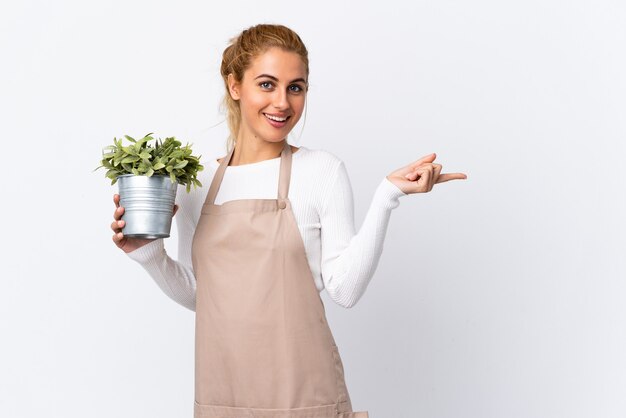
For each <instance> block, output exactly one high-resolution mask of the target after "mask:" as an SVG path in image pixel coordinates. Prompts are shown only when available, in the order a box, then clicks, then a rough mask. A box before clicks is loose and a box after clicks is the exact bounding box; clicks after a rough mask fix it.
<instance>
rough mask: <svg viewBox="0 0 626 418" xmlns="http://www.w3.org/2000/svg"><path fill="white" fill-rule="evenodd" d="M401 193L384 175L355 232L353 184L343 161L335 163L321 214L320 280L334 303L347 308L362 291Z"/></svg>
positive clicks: (381, 246)
mask: <svg viewBox="0 0 626 418" xmlns="http://www.w3.org/2000/svg"><path fill="white" fill-rule="evenodd" d="M401 196H406V194H405V193H404V192H403V191H402V190H400V189H399V188H398V187H396V186H395V185H394V184H393V183H391V182H390V181H389V180H388V179H387V177H385V178H384V179H383V180H382V181H381V182H380V184H379V185H378V187H377V188H376V191H375V193H374V196H373V198H372V202H371V204H370V207H369V209H368V212H367V214H366V216H365V219H364V221H363V224H362V225H361V228H360V229H359V231H358V233H357V232H356V229H355V226H354V197H353V193H352V186H351V184H350V179H349V178H348V173H347V171H346V167H345V164H344V163H343V161H341V162H340V163H339V164H338V166H337V170H336V173H335V176H334V182H333V184H332V185H331V187H330V192H329V193H328V196H327V198H326V201H325V204H324V205H323V206H322V210H321V213H320V223H321V225H322V226H321V247H322V248H321V264H322V266H321V270H322V280H323V282H324V287H325V288H326V291H327V292H328V294H329V295H330V297H331V298H332V299H333V300H334V301H335V302H336V303H337V304H339V305H341V306H343V307H346V308H350V307H352V306H354V304H356V302H357V301H358V300H359V299H360V298H361V296H362V295H363V293H364V292H365V289H366V288H367V285H368V284H369V282H370V280H371V278H372V276H373V275H374V272H375V270H376V267H377V265H378V261H379V259H380V256H381V254H382V251H383V243H384V240H385V235H386V232H387V225H388V224H389V218H390V216H391V211H392V210H393V209H394V208H396V207H398V205H399V204H400V201H399V200H398V199H399V198H400V197H401Z"/></svg>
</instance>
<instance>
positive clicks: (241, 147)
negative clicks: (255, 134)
mask: <svg viewBox="0 0 626 418" xmlns="http://www.w3.org/2000/svg"><path fill="white" fill-rule="evenodd" d="M284 146H285V139H283V140H282V141H280V142H268V141H263V140H258V139H256V138H254V139H252V140H250V139H244V138H243V137H239V138H237V144H236V145H235V150H234V151H233V157H232V159H231V160H230V165H243V164H252V163H257V162H259V161H265V160H269V159H272V158H278V157H280V153H281V152H282V150H283V147H284Z"/></svg>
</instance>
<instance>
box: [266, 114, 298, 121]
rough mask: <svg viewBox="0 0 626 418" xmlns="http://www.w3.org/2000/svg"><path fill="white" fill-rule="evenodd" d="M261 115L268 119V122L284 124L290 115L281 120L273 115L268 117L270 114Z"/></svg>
mask: <svg viewBox="0 0 626 418" xmlns="http://www.w3.org/2000/svg"><path fill="white" fill-rule="evenodd" d="M263 115H265V117H266V118H268V119H269V120H271V121H274V122H278V123H282V122H286V121H287V119H289V118H290V117H291V115H289V116H286V117H282V118H281V117H279V116H274V115H270V114H267V113H263Z"/></svg>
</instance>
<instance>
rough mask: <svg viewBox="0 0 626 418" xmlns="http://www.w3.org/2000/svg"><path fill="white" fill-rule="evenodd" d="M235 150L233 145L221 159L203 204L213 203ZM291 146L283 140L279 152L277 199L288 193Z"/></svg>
mask: <svg viewBox="0 0 626 418" xmlns="http://www.w3.org/2000/svg"><path fill="white" fill-rule="evenodd" d="M234 151H235V147H233V148H232V149H231V150H230V152H229V153H228V155H226V157H224V158H223V159H222V162H221V163H220V166H219V167H218V168H217V171H216V172H215V175H214V176H213V181H211V187H210V188H209V193H208V194H207V197H206V200H205V204H210V205H212V204H214V203H215V198H216V197H217V192H218V191H219V189H220V185H221V184H222V179H223V178H224V173H225V172H226V167H228V164H229V163H230V160H231V159H232V158H233V152H234ZM291 155H292V152H291V146H290V145H289V144H288V143H287V140H285V146H284V147H283V150H282V152H281V153H280V174H279V179H278V200H279V201H282V200H286V199H287V196H288V195H289V180H290V179H291Z"/></svg>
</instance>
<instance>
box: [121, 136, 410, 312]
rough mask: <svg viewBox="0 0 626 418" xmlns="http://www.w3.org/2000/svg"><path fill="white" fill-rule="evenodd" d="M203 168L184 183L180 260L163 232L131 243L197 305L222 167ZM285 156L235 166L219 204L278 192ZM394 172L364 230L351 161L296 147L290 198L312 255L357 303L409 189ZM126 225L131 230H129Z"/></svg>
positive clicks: (322, 284)
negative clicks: (206, 218) (202, 246)
mask: <svg viewBox="0 0 626 418" xmlns="http://www.w3.org/2000/svg"><path fill="white" fill-rule="evenodd" d="M203 165H204V166H205V169H204V170H203V171H201V172H200V173H199V175H198V179H199V180H200V181H201V182H202V184H203V187H199V188H196V189H194V188H193V187H192V188H191V192H189V193H187V192H186V191H185V187H182V186H180V187H178V192H177V195H176V203H177V204H178V206H179V208H178V211H177V213H176V216H175V217H174V219H175V220H176V225H177V227H178V260H174V259H172V258H171V257H170V256H169V255H168V254H167V252H166V250H165V248H164V245H163V239H157V240H154V241H152V242H150V243H149V244H147V245H144V246H143V247H141V248H138V249H136V250H134V251H131V252H129V253H127V254H128V256H129V257H130V258H131V259H133V260H135V261H137V262H138V263H140V264H141V265H142V266H143V268H144V269H145V270H146V271H147V272H148V273H149V275H150V276H151V277H152V278H153V279H154V281H155V282H156V283H157V285H158V286H159V287H160V288H161V289H162V290H163V292H164V293H165V294H167V295H168V296H169V297H170V298H171V299H173V300H174V301H176V302H178V303H179V304H181V305H183V306H185V307H187V308H189V309H191V310H195V304H196V279H195V277H194V273H193V267H192V262H191V244H192V240H193V235H194V232H195V229H196V225H197V224H198V220H199V218H200V212H201V209H202V205H203V204H204V201H205V199H206V195H207V193H208V189H209V185H210V184H211V181H212V180H213V176H214V174H215V172H216V170H217V168H218V167H219V163H218V162H217V160H215V159H211V160H209V161H208V163H205V162H203ZM279 169H280V157H278V158H273V159H269V160H264V161H260V162H256V163H251V164H244V165H237V166H228V167H227V168H226V172H225V174H224V178H223V180H222V184H221V186H220V188H219V191H218V194H217V196H216V198H215V204H218V205H219V204H222V203H224V202H227V201H230V200H236V199H276V198H277V193H278V177H279ZM404 195H405V193H404V192H402V190H400V189H399V188H398V187H396V186H395V185H394V184H393V183H391V182H390V181H389V180H388V179H387V178H386V177H385V178H383V180H382V181H381V182H380V184H379V185H378V187H377V189H376V191H375V193H374V196H373V198H372V202H371V204H370V207H369V210H368V212H367V214H366V216H365V219H364V221H363V224H362V225H361V228H360V229H359V231H358V233H356V230H355V227H354V201H353V194H352V187H351V185H350V180H349V178H348V173H347V171H346V168H345V165H344V163H343V162H342V161H341V160H340V159H339V158H337V157H336V156H335V155H333V154H331V153H330V152H327V151H323V150H313V149H309V148H307V147H304V146H301V147H300V148H299V150H298V151H296V152H295V153H293V158H292V168H291V181H290V186H289V197H288V198H289V200H290V201H291V204H292V208H293V212H294V215H295V218H296V221H297V224H298V229H299V230H300V234H301V235H302V240H303V242H304V247H305V250H306V255H307V259H308V262H309V266H310V268H311V272H312V273H313V279H314V281H315V286H316V287H317V289H318V291H321V290H322V289H324V288H326V291H327V292H328V294H329V295H330V297H331V299H332V300H334V301H335V302H336V303H337V304H339V305H341V306H344V307H346V308H349V307H352V306H353V305H354V304H355V303H356V302H357V301H358V300H359V299H360V298H361V296H362V295H363V293H364V292H365V289H366V288H367V285H368V284H369V282H370V280H371V278H372V276H373V275H374V271H375V270H376V266H377V265H378V261H379V259H380V255H381V253H382V250H383V242H384V239H385V234H386V232H387V225H388V223H389V217H390V215H391V211H392V209H394V208H396V207H397V206H398V205H399V204H400V202H399V200H398V199H399V197H400V196H404ZM122 232H123V231H122Z"/></svg>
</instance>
